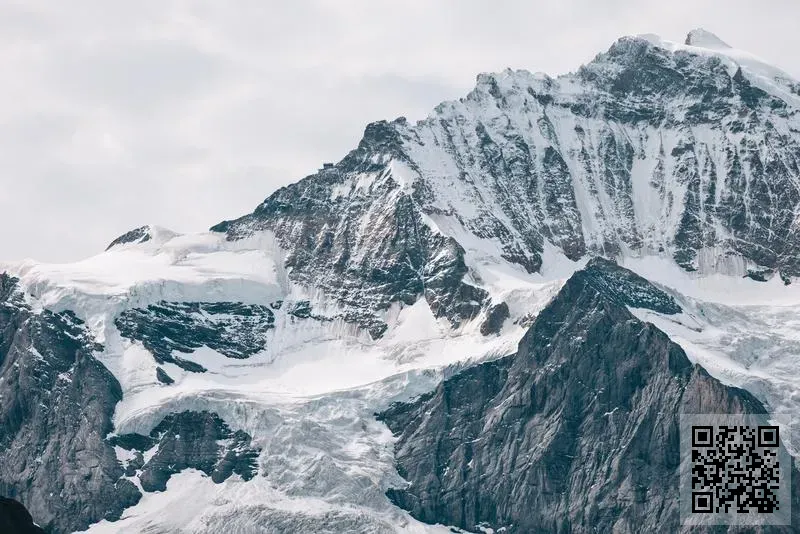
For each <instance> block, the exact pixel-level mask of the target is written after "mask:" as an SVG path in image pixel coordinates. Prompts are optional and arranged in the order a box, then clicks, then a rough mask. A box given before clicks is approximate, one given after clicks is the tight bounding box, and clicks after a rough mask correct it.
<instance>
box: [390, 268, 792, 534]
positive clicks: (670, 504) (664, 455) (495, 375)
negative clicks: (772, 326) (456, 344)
mask: <svg viewBox="0 0 800 534" xmlns="http://www.w3.org/2000/svg"><path fill="white" fill-rule="evenodd" d="M610 270H611V271H612V272H611V273H610V274H611V275H612V278H613V277H616V276H618V275H619V271H620V269H619V268H616V269H612V268H610V267H609V266H608V265H607V263H606V262H593V263H590V264H589V266H588V267H587V268H586V269H585V270H583V271H579V272H578V273H576V274H575V275H574V276H573V277H572V278H571V279H570V280H569V281H568V282H567V283H566V285H565V286H564V288H563V289H562V290H561V292H560V293H559V294H558V296H557V297H556V298H555V299H554V300H553V301H552V302H551V303H550V304H549V305H548V306H547V308H546V309H545V310H544V311H542V312H541V314H540V315H539V317H538V318H537V320H536V322H535V323H534V324H533V326H532V327H531V328H530V330H529V331H528V333H527V334H526V335H525V337H524V338H523V339H522V341H521V342H520V344H519V350H518V352H517V354H516V355H514V356H513V357H507V358H504V359H501V360H497V361H492V362H489V363H485V364H482V365H478V366H476V367H473V368H471V369H468V370H466V371H464V372H462V373H461V374H459V375H456V376H455V377H453V378H451V379H449V380H446V381H445V382H443V383H442V384H441V385H440V386H439V387H438V388H437V389H436V391H434V392H433V393H431V394H428V395H425V396H423V397H421V398H420V399H418V400H417V401H415V402H413V403H409V404H398V405H394V406H393V407H391V408H390V409H389V410H388V411H386V412H384V413H383V414H381V415H380V417H381V419H383V420H384V421H386V423H387V424H388V425H389V427H390V428H391V429H392V430H393V432H395V433H396V434H397V435H398V436H399V441H398V442H397V444H396V455H397V463H398V471H399V472H400V474H401V475H402V476H403V477H404V478H405V479H407V480H408V482H409V483H410V484H409V485H408V486H407V487H405V488H401V489H396V490H391V491H390V493H389V495H390V497H391V498H392V499H393V500H394V502H396V503H397V504H398V505H400V506H402V507H403V508H406V509H408V510H409V511H411V513H412V514H413V515H414V516H415V517H417V518H419V519H422V520H423V521H426V522H430V523H443V524H451V525H457V526H459V527H462V528H466V529H470V530H472V529H475V528H477V527H479V526H483V527H491V528H494V529H503V528H505V530H504V531H505V532H525V533H538V532H541V533H545V532H547V533H583V532H587V533H588V532H619V533H625V532H629V533H634V532H647V531H651V532H678V531H680V530H681V527H680V521H679V511H678V507H677V506H678V504H677V503H678V487H679V486H678V483H679V465H680V461H681V459H680V456H679V441H678V439H679V415H680V414H681V413H765V410H764V407H763V406H762V405H761V403H760V402H758V401H757V400H756V399H755V398H754V397H753V396H752V395H750V394H749V393H747V392H746V391H744V390H740V389H736V388H732V387H727V386H724V385H722V384H721V383H720V382H719V381H717V380H716V379H714V378H712V377H710V376H709V375H708V374H707V373H706V372H705V371H704V370H703V369H702V368H700V367H698V366H696V365H695V366H693V365H692V364H690V362H689V360H688V359H687V358H686V355H685V354H684V352H683V350H682V349H681V348H680V347H679V346H678V345H676V344H675V343H673V342H671V341H670V340H669V338H668V337H667V335H666V334H664V333H663V332H661V331H659V330H658V329H656V328H655V327H654V326H653V325H651V324H648V323H643V322H641V321H639V320H637V319H636V318H634V316H633V315H631V314H630V312H629V311H628V310H627V308H626V307H625V306H624V304H623V303H622V302H620V300H619V298H618V295H617V294H615V293H614V291H613V290H611V291H610V290H609V288H610V286H609V285H608V284H605V283H602V282H604V281H607V280H608V279H609V276H608V275H609V271H610ZM598 281H600V282H601V283H598ZM653 289H655V288H653ZM799 497H800V491H797V490H796V491H795V493H794V502H800V498H799ZM793 506H794V504H793ZM796 515H797V514H796ZM720 530H721V531H724V529H720ZM496 531H497V530H496ZM775 531H776V532H778V531H785V532H791V531H793V530H792V528H791V527H787V528H785V529H783V530H781V529H776V530H775Z"/></svg>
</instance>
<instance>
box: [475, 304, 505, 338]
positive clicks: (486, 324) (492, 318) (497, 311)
mask: <svg viewBox="0 0 800 534" xmlns="http://www.w3.org/2000/svg"><path fill="white" fill-rule="evenodd" d="M509 317H510V312H509V310H508V304H506V303H505V302H501V303H500V304H495V305H494V306H492V307H491V308H489V310H488V311H487V312H486V319H484V320H483V322H482V323H481V334H483V335H484V336H488V335H489V334H498V333H499V332H500V330H502V328H503V323H504V322H505V321H506V319H508V318H509Z"/></svg>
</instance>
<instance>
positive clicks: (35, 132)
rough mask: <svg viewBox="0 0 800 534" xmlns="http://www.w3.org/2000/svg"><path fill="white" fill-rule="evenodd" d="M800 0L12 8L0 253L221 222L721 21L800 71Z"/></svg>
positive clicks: (725, 29)
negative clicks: (389, 132)
mask: <svg viewBox="0 0 800 534" xmlns="http://www.w3.org/2000/svg"><path fill="white" fill-rule="evenodd" d="M798 21H800V1H798V0H786V1H782V0H769V1H765V2H753V1H752V0H748V1H737V0H725V1H714V2H711V1H701V0H688V1H687V0H680V1H679V0H672V1H669V2H667V1H662V2H655V1H651V0H647V1H640V2H635V1H621V0H582V1H573V2H568V1H564V0H560V1H558V2H553V1H550V0H548V1H545V2H540V1H533V0H520V1H501V0H497V1H488V0H484V1H477V0H452V1H445V0H424V1H423V0H419V1H416V0H404V1H401V2H398V1H391V2H389V1H383V0H363V1H349V0H331V1H302V0H297V1H291V2H290V1H268V0H237V1H235V2H224V1H216V2H205V1H198V0H186V1H171V0H153V1H150V0H144V1H143V0H137V1H125V2H122V1H109V0H70V1H69V2H60V1H53V0H43V1H39V0H20V1H8V0H0V71H1V72H2V73H3V74H2V78H0V80H1V81H2V83H0V245H2V248H1V249H0V258H1V259H20V258H23V257H33V258H36V259H40V260H44V261H71V260H75V259H80V258H83V257H86V256H89V255H92V254H94V253H96V252H99V251H101V250H102V249H103V248H105V245H106V244H107V243H108V242H109V241H111V240H112V239H113V238H114V237H116V236H117V235H119V234H121V233H123V232H125V231H126V230H128V229H130V228H133V227H136V226H140V225H142V224H147V223H153V224H160V225H163V226H166V227H169V228H171V229H173V230H177V231H202V230H205V229H207V228H208V227H209V226H211V225H212V224H214V223H217V222H219V221H220V220H223V219H229V218H233V217H236V216H239V215H242V214H244V213H247V212H249V211H251V210H252V209H253V208H254V207H255V206H256V205H257V204H258V203H259V202H260V201H261V200H263V199H264V198H265V197H266V196H267V195H268V194H269V193H271V192H272V191H274V190H275V189H276V188H278V187H280V186H282V185H285V184H287V183H289V182H293V181H296V180H298V179H300V178H302V177H303V176H305V175H307V174H310V173H311V172H313V171H314V170H315V169H316V168H317V167H319V166H320V164H321V163H322V162H325V161H338V160H339V159H340V158H341V157H342V156H344V155H345V153H346V152H347V151H348V150H350V149H351V148H353V147H355V145H356V144H357V143H358V140H359V138H360V136H361V134H362V132H363V129H364V126H365V125H366V123H368V122H370V121H373V120H378V119H393V118H395V117H397V116H400V115H404V116H406V117H408V118H409V119H411V120H417V119H421V118H424V117H425V116H426V115H427V114H428V112H429V111H430V110H431V109H432V108H433V107H434V106H435V105H436V104H437V103H439V102H440V101H443V100H449V99H454V98H458V97H460V96H463V95H465V94H466V93H467V92H468V91H469V90H470V89H471V87H472V85H473V84H474V80H475V76H476V74H478V73H479V72H486V71H499V70H502V69H504V68H506V67H511V68H524V69H528V70H531V71H542V72H547V73H548V74H559V73H563V72H566V71H570V70H573V69H575V68H576V67H577V66H579V65H581V64H582V63H585V62H587V61H589V60H590V59H591V58H592V57H593V56H594V55H595V54H596V53H598V52H600V51H603V50H605V49H607V48H608V46H609V45H610V44H611V43H612V42H613V41H614V40H615V39H617V38H618V37H620V36H623V35H631V34H638V33H657V34H659V35H661V36H662V37H664V38H666V39H670V40H678V41H683V39H684V36H685V34H686V33H687V32H688V31H689V30H691V29H692V28H695V27H704V28H706V29H708V30H710V31H712V32H714V33H716V34H717V35H718V36H719V37H721V38H722V39H723V40H724V41H727V42H728V43H729V44H731V45H732V46H735V47H737V48H742V49H745V50H748V51H750V52H752V53H754V54H756V55H759V56H761V57H762V58H764V59H766V60H768V61H769V62H771V63H773V64H775V65H777V66H779V67H781V68H783V69H784V70H786V71H787V72H789V73H790V74H792V75H793V76H795V77H797V78H800V32H798V31H797V24H798Z"/></svg>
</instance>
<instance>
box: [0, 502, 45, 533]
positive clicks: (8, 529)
mask: <svg viewBox="0 0 800 534" xmlns="http://www.w3.org/2000/svg"><path fill="white" fill-rule="evenodd" d="M0 532H2V533H3V534H45V532H44V530H42V529H41V528H39V527H38V526H37V525H36V524H34V522H33V518H32V517H31V514H30V513H29V512H28V510H26V509H25V507H24V506H23V505H22V503H20V502H17V501H15V500H14V499H7V498H5V497H0Z"/></svg>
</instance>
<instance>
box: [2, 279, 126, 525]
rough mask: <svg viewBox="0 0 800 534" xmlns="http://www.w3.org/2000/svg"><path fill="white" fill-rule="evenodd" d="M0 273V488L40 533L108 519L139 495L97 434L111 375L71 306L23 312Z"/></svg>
mask: <svg viewBox="0 0 800 534" xmlns="http://www.w3.org/2000/svg"><path fill="white" fill-rule="evenodd" d="M16 282H17V281H16V280H15V279H13V278H11V277H9V276H7V275H5V274H1V275H0V399H2V401H0V495H6V496H10V497H13V498H15V499H17V500H19V501H21V502H22V503H23V504H24V505H25V507H26V508H27V509H28V510H29V511H30V513H31V514H32V515H33V517H34V518H35V521H36V523H38V524H40V525H42V527H44V528H45V529H46V530H47V531H48V532H53V533H66V532H73V531H75V530H82V529H84V528H86V527H87V526H88V525H90V524H91V523H94V522H96V521H99V520H101V519H110V520H113V519H117V518H119V516H120V514H121V513H122V510H124V509H125V508H127V507H128V506H132V505H134V504H136V503H137V502H138V501H139V498H140V493H139V490H137V489H136V487H135V486H134V485H133V483H131V482H130V481H128V480H124V479H120V477H121V476H122V474H123V472H122V466H121V465H120V464H119V462H118V461H117V458H116V455H115V454H114V449H113V447H111V446H110V445H109V444H108V443H107V442H105V441H104V438H105V436H106V435H107V434H108V433H109V432H110V431H111V430H112V424H111V418H112V416H113V413H114V406H115V405H116V403H117V402H118V401H119V400H120V399H121V398H122V392H121V390H120V386H119V383H118V382H117V381H116V379H115V378H114V377H113V376H112V375H111V373H110V372H109V371H108V370H107V369H106V368H105V367H104V366H103V365H102V364H101V363H100V362H98V361H97V360H96V359H95V358H94V356H93V355H92V352H93V351H94V350H97V349H98V348H99V347H97V346H96V344H95V343H94V342H93V341H92V339H91V337H90V335H89V333H88V332H87V331H86V329H85V328H84V325H83V324H82V323H81V321H80V320H78V319H77V318H76V317H75V316H74V315H73V314H72V313H69V312H65V313H51V312H47V311H45V312H43V313H40V314H34V313H32V312H31V311H30V310H29V309H28V308H27V307H26V306H25V304H24V302H23V300H22V298H21V294H20V293H19V292H18V291H17V289H16Z"/></svg>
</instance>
